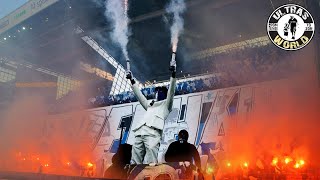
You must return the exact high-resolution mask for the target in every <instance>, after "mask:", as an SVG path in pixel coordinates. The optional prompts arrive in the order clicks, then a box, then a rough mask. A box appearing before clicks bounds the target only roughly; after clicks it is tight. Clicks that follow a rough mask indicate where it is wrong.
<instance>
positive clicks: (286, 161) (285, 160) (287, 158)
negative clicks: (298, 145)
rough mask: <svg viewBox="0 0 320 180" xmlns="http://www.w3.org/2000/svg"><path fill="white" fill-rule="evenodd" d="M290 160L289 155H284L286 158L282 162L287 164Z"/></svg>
mask: <svg viewBox="0 0 320 180" xmlns="http://www.w3.org/2000/svg"><path fill="white" fill-rule="evenodd" d="M291 161H292V159H291V158H290V157H286V158H285V159H284V162H285V163H286V164H289V163H290V162H291Z"/></svg>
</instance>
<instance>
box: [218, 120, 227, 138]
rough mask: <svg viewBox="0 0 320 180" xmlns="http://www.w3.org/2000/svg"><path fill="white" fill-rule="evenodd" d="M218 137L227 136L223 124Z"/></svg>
mask: <svg viewBox="0 0 320 180" xmlns="http://www.w3.org/2000/svg"><path fill="white" fill-rule="evenodd" d="M218 136H225V133H224V127H223V123H221V125H220V128H219V132H218Z"/></svg>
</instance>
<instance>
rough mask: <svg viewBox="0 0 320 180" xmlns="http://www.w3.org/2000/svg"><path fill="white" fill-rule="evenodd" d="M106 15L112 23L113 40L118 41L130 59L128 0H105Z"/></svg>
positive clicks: (125, 55) (126, 56) (124, 53)
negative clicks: (128, 46)
mask: <svg viewBox="0 0 320 180" xmlns="http://www.w3.org/2000/svg"><path fill="white" fill-rule="evenodd" d="M105 7H106V11H105V17H106V18H107V19H108V20H110V21H111V23H112V27H113V30H112V35H111V37H112V40H113V41H114V42H117V43H118V44H119V45H120V47H121V49H122V52H123V55H124V57H125V58H126V59H129V56H128V50H127V44H128V37H129V29H128V22H129V18H128V15H127V11H128V1H127V0H108V1H106V2H105Z"/></svg>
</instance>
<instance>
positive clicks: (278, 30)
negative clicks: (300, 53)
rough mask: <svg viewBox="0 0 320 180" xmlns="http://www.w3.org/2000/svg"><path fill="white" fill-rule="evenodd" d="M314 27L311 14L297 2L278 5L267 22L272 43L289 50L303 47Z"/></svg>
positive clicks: (311, 35)
mask: <svg viewBox="0 0 320 180" xmlns="http://www.w3.org/2000/svg"><path fill="white" fill-rule="evenodd" d="M314 29H315V25H314V21H313V18H312V16H311V14H310V13H309V12H308V11H307V10H306V9H305V8H304V7H302V6H299V5H297V4H286V5H283V6H280V7H279V8H277V9H276V10H275V11H274V12H273V13H272V14H271V15H270V17H269V20H268V23H267V31H268V35H269V38H270V40H271V41H272V42H273V44H275V45H276V46H278V47H279V48H281V49H284V50H290V51H293V50H298V49H301V48H303V47H305V46H306V45H307V44H308V43H309V42H310V41H311V39H312V37H313V34H314Z"/></svg>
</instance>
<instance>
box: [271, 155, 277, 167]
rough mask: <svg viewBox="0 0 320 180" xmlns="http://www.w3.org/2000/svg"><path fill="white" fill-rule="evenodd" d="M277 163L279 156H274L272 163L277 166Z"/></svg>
mask: <svg viewBox="0 0 320 180" xmlns="http://www.w3.org/2000/svg"><path fill="white" fill-rule="evenodd" d="M277 164H278V158H277V157H274V158H273V159H272V165H273V166H275V165H277Z"/></svg>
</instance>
